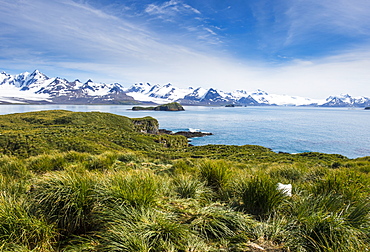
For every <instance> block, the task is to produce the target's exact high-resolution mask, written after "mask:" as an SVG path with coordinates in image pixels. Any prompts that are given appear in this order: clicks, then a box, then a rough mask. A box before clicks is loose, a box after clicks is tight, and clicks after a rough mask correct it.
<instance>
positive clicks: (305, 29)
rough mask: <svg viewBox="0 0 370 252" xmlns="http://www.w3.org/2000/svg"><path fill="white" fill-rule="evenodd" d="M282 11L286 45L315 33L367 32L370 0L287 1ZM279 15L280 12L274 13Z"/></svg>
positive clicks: (369, 17) (357, 33) (359, 33)
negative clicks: (285, 29) (285, 30)
mask: <svg viewBox="0 0 370 252" xmlns="http://www.w3.org/2000/svg"><path fill="white" fill-rule="evenodd" d="M285 7H286V8H287V10H286V11H285V12H283V15H284V17H281V19H283V20H284V26H285V27H286V28H287V30H288V34H287V40H286V44H290V43H296V42H301V41H302V40H304V39H307V37H309V36H312V35H314V34H320V33H329V34H341V35H345V36H349V37H354V36H361V35H364V34H366V35H370V26H369V23H370V2H369V1H367V0H353V1H348V0H326V1H319V0H315V1H293V2H292V1H289V2H286V3H285ZM275 14H276V15H279V13H275Z"/></svg>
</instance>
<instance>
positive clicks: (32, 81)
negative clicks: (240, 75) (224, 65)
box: [0, 70, 370, 107]
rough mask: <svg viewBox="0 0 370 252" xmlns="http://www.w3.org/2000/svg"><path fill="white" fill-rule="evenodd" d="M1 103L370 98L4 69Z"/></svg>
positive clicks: (361, 101) (341, 103)
mask: <svg viewBox="0 0 370 252" xmlns="http://www.w3.org/2000/svg"><path fill="white" fill-rule="evenodd" d="M0 92H1V95H0V104H1V103H2V104H14V103H15V104H16V103H45V104H48V103H62V104H68V103H70V104H72V103H73V104H139V103H152V104H164V103H170V102H179V103H181V104H182V105H229V104H236V105H242V106H320V107H367V106H370V98H368V97H365V96H360V97H352V96H350V95H349V94H341V95H337V96H329V97H328V98H327V99H322V100H318V99H310V98H305V97H300V96H289V95H277V94H269V93H267V92H265V91H263V90H260V89H258V90H256V91H253V92H247V91H245V90H236V91H233V92H224V91H222V90H219V89H215V88H209V89H205V88H202V87H198V88H193V87H189V88H178V87H175V86H173V85H172V84H170V83H168V84H165V85H163V86H162V85H159V84H155V85H152V84H150V83H135V84H133V85H131V86H130V87H128V88H126V87H124V86H123V85H121V84H120V83H112V84H105V83H95V82H93V81H92V80H91V79H89V80H88V81H86V82H84V83H82V82H81V81H80V80H78V79H76V80H74V81H68V80H67V79H65V78H60V77H53V78H50V77H48V76H47V75H45V74H43V73H41V72H40V71H38V70H35V71H33V72H32V73H29V72H24V73H20V74H17V75H10V74H7V73H5V72H2V73H0Z"/></svg>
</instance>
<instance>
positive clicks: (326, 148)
mask: <svg viewBox="0 0 370 252" xmlns="http://www.w3.org/2000/svg"><path fill="white" fill-rule="evenodd" d="M131 108H132V106H131V105H130V106H127V105H1V106H0V114H10V113H23V112H30V111H40V110H51V109H63V110H70V111H81V112H87V111H101V112H109V113H113V114H118V115H124V116H128V117H134V118H137V117H144V116H152V117H154V118H156V119H158V121H159V124H160V128H164V129H167V130H172V131H180V130H189V129H197V130H200V131H203V132H211V133H213V135H211V136H205V137H200V138H194V139H192V140H191V143H192V144H193V145H206V144H228V145H245V144H253V145H261V146H264V147H267V148H270V149H272V150H273V151H276V152H279V151H281V152H288V153H301V152H310V151H314V152H322V153H331V154H341V155H344V156H347V157H349V158H357V157H364V156H370V130H369V125H370V111H369V110H364V109H360V108H356V109H353V108H350V109H349V108H316V107H280V106H279V107H234V108H227V107H203V106H186V107H185V111H179V112H166V111H132V110H130V109H131Z"/></svg>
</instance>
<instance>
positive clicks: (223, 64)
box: [0, 0, 370, 98]
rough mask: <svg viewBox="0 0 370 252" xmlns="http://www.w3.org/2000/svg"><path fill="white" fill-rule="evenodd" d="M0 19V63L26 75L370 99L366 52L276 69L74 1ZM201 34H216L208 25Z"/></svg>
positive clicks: (23, 5) (35, 6)
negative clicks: (42, 73) (36, 73)
mask: <svg viewBox="0 0 370 252" xmlns="http://www.w3.org/2000/svg"><path fill="white" fill-rule="evenodd" d="M156 6H157V5H156ZM157 7H158V8H155V7H154V6H152V12H153V13H154V12H157V14H158V13H159V12H160V11H163V13H166V11H169V10H170V11H173V12H176V11H184V10H186V11H188V12H193V13H195V14H197V13H196V12H195V11H194V10H192V9H190V7H187V6H184V4H183V3H182V2H180V1H168V2H166V3H164V4H162V5H160V6H157ZM175 7H176V8H175ZM180 7H181V8H184V9H181V8H180ZM0 13H2V18H1V20H0V25H1V26H2V27H4V29H1V30H0V37H3V38H5V39H3V41H4V43H1V44H0V55H1V57H0V65H1V66H5V67H6V68H7V69H11V68H12V69H19V70H20V72H21V71H22V72H23V71H26V70H28V71H33V69H34V68H40V69H41V70H43V69H45V73H46V74H47V75H51V76H60V77H66V78H71V79H74V78H79V79H81V80H83V78H85V79H88V78H92V79H93V80H94V81H97V82H120V83H122V84H124V85H131V84H133V83H135V82H151V83H159V84H165V83H168V82H171V83H173V84H174V85H178V86H180V87H188V86H194V87H198V86H202V87H215V88H219V89H222V90H225V91H232V90H235V89H245V90H247V91H249V90H254V89H258V88H260V89H264V90H265V91H267V92H270V93H277V94H289V95H302V96H308V97H312V98H326V97H327V96H329V95H332V94H337V93H347V92H348V93H350V94H352V95H361V94H362V95H367V96H370V94H369V92H370V91H369V88H368V87H369V85H368V83H367V82H368V80H370V72H369V71H368V69H370V60H369V59H370V53H369V52H370V48H368V47H363V48H359V49H357V50H355V51H351V52H350V51H349V52H343V53H341V54H338V55H337V56H331V57H325V58H322V59H311V60H309V61H304V60H294V61H291V62H288V63H287V64H285V65H281V66H271V65H266V64H264V63H261V62H252V61H249V60H244V61H241V60H237V59H235V58H234V57H231V56H228V55H226V54H221V53H220V52H216V51H215V50H214V49H212V48H207V47H200V46H199V44H197V43H195V45H190V44H186V41H184V42H183V44H174V43H172V42H171V40H170V39H168V36H165V35H166V34H165V35H160V34H157V33H155V32H152V31H151V30H150V29H149V28H147V27H144V26H141V25H138V24H137V23H134V22H132V21H128V20H124V19H121V18H117V17H115V16H112V15H108V14H107V13H104V12H102V11H100V10H97V9H95V8H92V7H91V6H89V5H86V4H81V3H76V2H73V1H71V0H56V1H46V0H34V1H29V2H26V1H22V0H14V1H12V2H8V1H5V0H4V1H3V0H0ZM31 13H32V15H31ZM364 15H365V14H364ZM189 29H190V28H189ZM200 29H202V30H205V32H206V33H208V34H209V35H215V34H212V32H213V30H208V31H206V29H207V27H201V28H200ZM195 31H197V30H195ZM5 42H6V43H5ZM195 48H196V49H195ZM0 70H2V69H0ZM4 70H6V69H4ZM13 73H14V72H13ZM365 91H366V92H367V94H366V93H364V92H365Z"/></svg>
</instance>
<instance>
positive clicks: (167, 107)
mask: <svg viewBox="0 0 370 252" xmlns="http://www.w3.org/2000/svg"><path fill="white" fill-rule="evenodd" d="M132 110H155V111H183V110H185V109H184V108H183V106H181V104H180V103H178V102H171V103H167V104H163V105H159V106H156V107H140V106H135V107H132Z"/></svg>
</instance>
